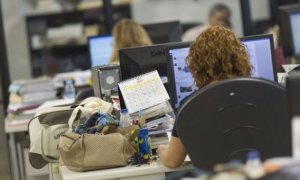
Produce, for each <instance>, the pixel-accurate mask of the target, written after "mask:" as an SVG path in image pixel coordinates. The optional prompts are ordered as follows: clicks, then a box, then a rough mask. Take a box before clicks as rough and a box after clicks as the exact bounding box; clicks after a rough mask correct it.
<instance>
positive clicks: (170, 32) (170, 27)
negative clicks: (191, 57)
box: [143, 21, 182, 44]
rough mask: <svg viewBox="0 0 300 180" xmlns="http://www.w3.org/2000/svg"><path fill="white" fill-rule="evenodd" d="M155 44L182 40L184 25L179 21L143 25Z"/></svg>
mask: <svg viewBox="0 0 300 180" xmlns="http://www.w3.org/2000/svg"><path fill="white" fill-rule="evenodd" d="M143 27H144V28H145V30H146V32H147V33H148V35H149V37H150V38H151V40H152V42H153V43H154V44H161V43H170V42H180V41H181V34H182V27H181V24H180V22H179V21H170V22H162V23H155V24H145V25H143Z"/></svg>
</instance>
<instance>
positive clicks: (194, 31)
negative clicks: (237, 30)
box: [182, 4, 231, 42]
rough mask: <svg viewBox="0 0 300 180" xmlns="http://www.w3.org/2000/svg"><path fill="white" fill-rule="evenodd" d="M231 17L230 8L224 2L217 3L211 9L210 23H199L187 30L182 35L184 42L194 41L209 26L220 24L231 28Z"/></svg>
mask: <svg viewBox="0 0 300 180" xmlns="http://www.w3.org/2000/svg"><path fill="white" fill-rule="evenodd" d="M230 17H231V11H230V9H229V8H228V7H227V6H225V5H223V4H217V5H215V6H214V7H213V8H212V9H211V10H210V13H209V17H208V24H207V25H199V26H196V27H193V28H191V29H189V30H187V31H186V32H185V33H184V34H183V35H182V41H184V42H190V41H194V40H195V39H196V37H197V36H198V35H199V34H200V33H201V32H202V31H203V30H204V29H206V28H207V27H209V26H215V25H218V26H224V27H227V28H231V22H230Z"/></svg>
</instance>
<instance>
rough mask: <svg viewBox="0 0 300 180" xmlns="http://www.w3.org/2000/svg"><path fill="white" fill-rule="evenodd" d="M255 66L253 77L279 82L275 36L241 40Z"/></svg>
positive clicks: (269, 35)
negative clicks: (275, 54)
mask: <svg viewBox="0 0 300 180" xmlns="http://www.w3.org/2000/svg"><path fill="white" fill-rule="evenodd" d="M241 41H242V43H244V45H245V46H246V49H247V50H248V54H249V56H250V62H251V64H252V66H253V71H252V76H253V77H259V78H264V79H268V80H270V81H275V82H277V72H276V67H275V56H274V40H273V35H271V34H266V35H257V36H249V37H243V38H241Z"/></svg>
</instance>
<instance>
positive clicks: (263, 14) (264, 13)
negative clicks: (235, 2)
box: [250, 0, 271, 21]
mask: <svg viewBox="0 0 300 180" xmlns="http://www.w3.org/2000/svg"><path fill="white" fill-rule="evenodd" d="M250 7H251V16H252V19H253V20H255V21H256V20H266V19H270V17H271V12H270V4H269V0H250Z"/></svg>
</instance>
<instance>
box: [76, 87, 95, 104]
mask: <svg viewBox="0 0 300 180" xmlns="http://www.w3.org/2000/svg"><path fill="white" fill-rule="evenodd" d="M92 96H94V89H93V87H87V88H84V89H81V90H80V91H78V93H77V94H76V97H75V101H82V100H84V99H85V98H88V97H92Z"/></svg>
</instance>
